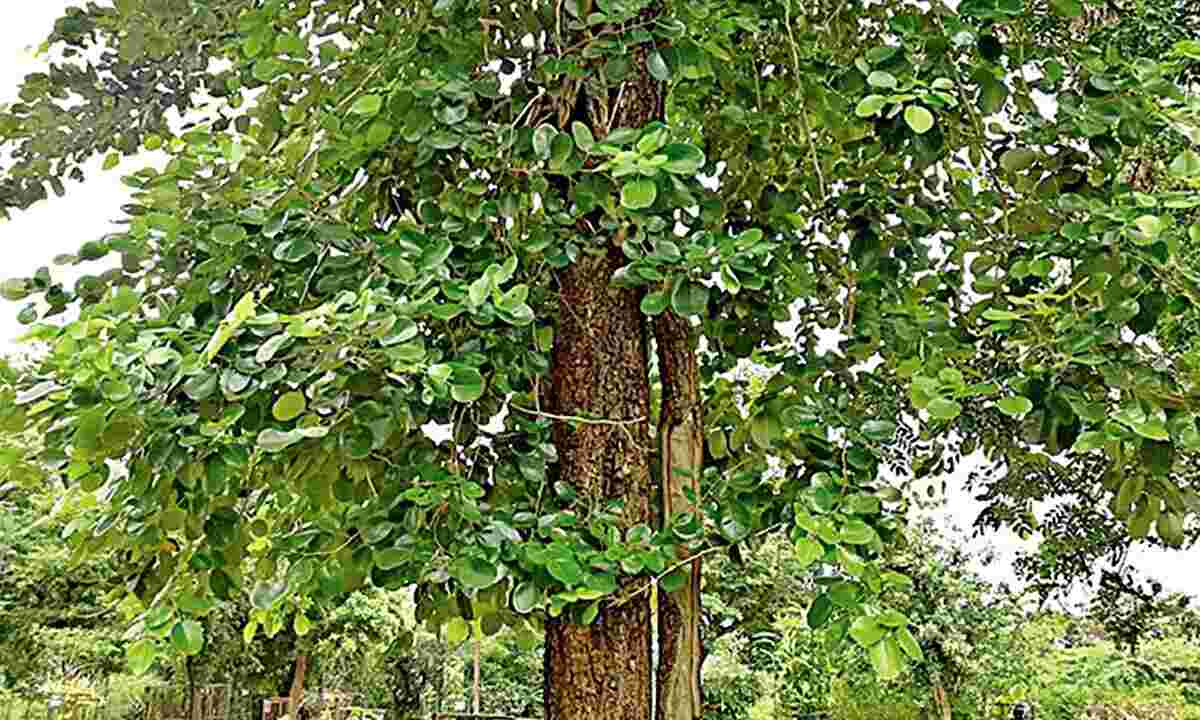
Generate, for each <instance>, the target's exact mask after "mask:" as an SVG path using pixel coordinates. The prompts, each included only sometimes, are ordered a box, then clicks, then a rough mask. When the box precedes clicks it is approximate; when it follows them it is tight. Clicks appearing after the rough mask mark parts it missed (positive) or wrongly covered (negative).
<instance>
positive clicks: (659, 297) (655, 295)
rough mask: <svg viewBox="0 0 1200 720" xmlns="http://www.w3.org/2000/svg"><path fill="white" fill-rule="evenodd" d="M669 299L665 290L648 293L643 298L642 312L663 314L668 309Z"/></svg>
mask: <svg viewBox="0 0 1200 720" xmlns="http://www.w3.org/2000/svg"><path fill="white" fill-rule="evenodd" d="M668 304H669V301H668V300H667V294H666V293H665V292H662V291H661V290H660V291H656V292H652V293H646V296H645V297H643V298H642V312H643V313H645V314H647V315H651V316H653V315H661V314H662V313H663V312H664V311H665V310H666V309H667V305H668Z"/></svg>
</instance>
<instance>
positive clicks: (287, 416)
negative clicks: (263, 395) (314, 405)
mask: <svg viewBox="0 0 1200 720" xmlns="http://www.w3.org/2000/svg"><path fill="white" fill-rule="evenodd" d="M306 407H308V403H307V401H306V400H305V399H304V393H302V392H299V391H297V390H293V391H291V392H289V393H284V394H283V395H281V396H280V398H279V399H278V400H276V401H275V407H273V408H271V414H272V415H274V416H275V419H276V420H279V421H280V422H287V421H289V420H295V419H296V418H297V417H299V416H300V414H301V413H303V412H304V410H305V408H306Z"/></svg>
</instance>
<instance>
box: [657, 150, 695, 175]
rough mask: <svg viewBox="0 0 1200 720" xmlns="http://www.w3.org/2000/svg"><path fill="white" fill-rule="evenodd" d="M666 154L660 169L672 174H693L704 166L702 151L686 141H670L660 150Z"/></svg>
mask: <svg viewBox="0 0 1200 720" xmlns="http://www.w3.org/2000/svg"><path fill="white" fill-rule="evenodd" d="M660 152H661V153H662V154H663V155H666V156H667V162H666V163H664V164H663V166H662V169H663V170H666V171H667V172H669V173H671V174H672V175H695V174H696V173H698V172H700V168H702V167H704V163H705V162H706V158H705V157H704V151H703V150H701V149H700V148H698V147H696V146H695V145H689V144H687V143H672V144H670V145H667V146H666V147H664V148H663V149H662V150H661V151H660Z"/></svg>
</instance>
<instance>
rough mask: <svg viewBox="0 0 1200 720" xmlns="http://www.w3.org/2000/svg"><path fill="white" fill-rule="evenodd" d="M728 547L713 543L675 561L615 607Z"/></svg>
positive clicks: (774, 527) (764, 531) (768, 529)
mask: <svg viewBox="0 0 1200 720" xmlns="http://www.w3.org/2000/svg"><path fill="white" fill-rule="evenodd" d="M783 525H784V524H783V523H775V524H774V525H771V526H770V527H765V528H763V529H762V530H759V531H758V532H756V533H754V534H753V535H750V536H749V537H746V538H744V539H743V540H742V541H741V542H745V541H746V540H751V539H753V538H756V537H761V536H763V535H766V534H767V533H772V532H775V531H776V530H779V529H780V528H782V527H783ZM736 544H737V543H734V545H736ZM728 547H729V546H728V545H713V546H712V547H708V548H705V549H703V550H701V551H700V552H698V553H696V554H695V555H689V556H688V557H685V558H684V559H682V560H680V561H679V562H677V563H675V564H674V565H671V566H670V567H668V568H667V569H666V570H663V571H662V572H660V573H659V574H657V575H655V576H654V577H652V578H650V582H648V583H646V584H645V585H643V586H642V587H640V588H638V589H637V590H634V591H633V592H632V593H630V594H628V595H626V596H624V597H622V598H619V599H617V600H616V601H614V603H613V607H620V606H622V605H624V604H625V603H627V602H629V601H630V600H632V599H634V598H635V597H637V596H638V595H641V594H642V593H644V592H646V591H648V590H649V589H650V588H651V587H653V586H655V585H657V584H658V583H659V582H661V581H662V579H663V578H665V577H666V576H668V575H670V574H671V573H673V572H675V571H676V570H678V569H679V568H681V567H684V566H685V565H690V564H691V563H693V562H695V561H696V560H699V559H700V558H702V557H704V556H705V555H711V554H713V553H715V552H717V551H718V550H725V549H726V548H728Z"/></svg>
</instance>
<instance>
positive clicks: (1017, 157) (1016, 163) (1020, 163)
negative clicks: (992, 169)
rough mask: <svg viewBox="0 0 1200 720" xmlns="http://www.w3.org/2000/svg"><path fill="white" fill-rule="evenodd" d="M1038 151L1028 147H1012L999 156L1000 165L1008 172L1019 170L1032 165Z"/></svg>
mask: <svg viewBox="0 0 1200 720" xmlns="http://www.w3.org/2000/svg"><path fill="white" fill-rule="evenodd" d="M1037 159H1038V153H1037V152H1036V151H1034V150H1030V149H1029V148H1013V149H1012V150H1006V151H1004V154H1002V155H1001V156H1000V166H1001V167H1003V168H1004V169H1005V170H1007V171H1009V172H1020V171H1022V170H1027V169H1029V168H1031V167H1033V164H1034V163H1036V162H1037Z"/></svg>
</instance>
